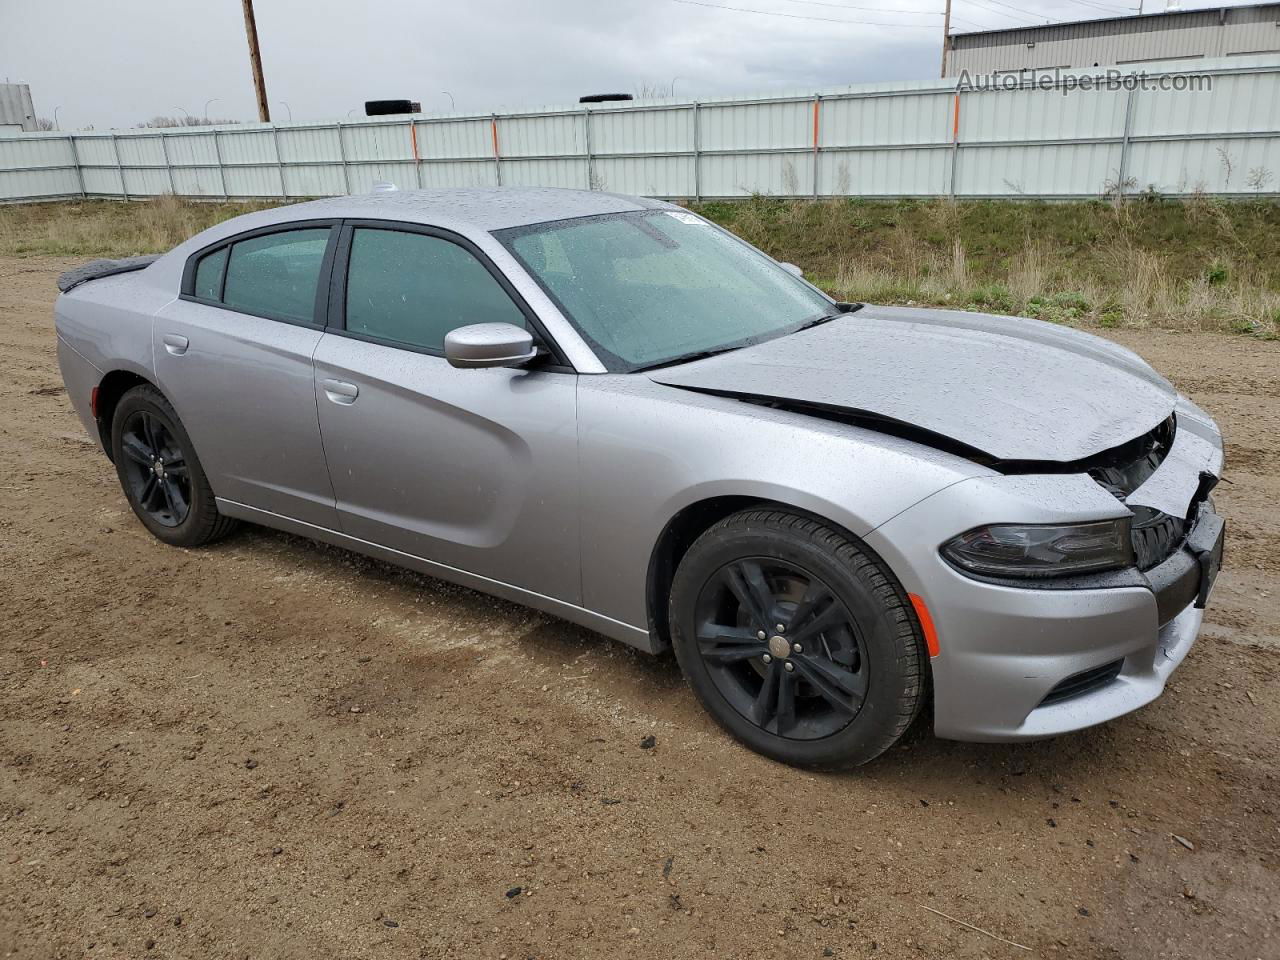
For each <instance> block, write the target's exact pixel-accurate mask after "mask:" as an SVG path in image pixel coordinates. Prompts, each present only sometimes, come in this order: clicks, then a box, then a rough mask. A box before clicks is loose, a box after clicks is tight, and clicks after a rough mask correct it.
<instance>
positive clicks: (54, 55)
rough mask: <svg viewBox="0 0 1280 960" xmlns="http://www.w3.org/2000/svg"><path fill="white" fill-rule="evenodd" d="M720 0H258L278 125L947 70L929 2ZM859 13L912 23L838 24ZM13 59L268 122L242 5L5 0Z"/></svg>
mask: <svg viewBox="0 0 1280 960" xmlns="http://www.w3.org/2000/svg"><path fill="white" fill-rule="evenodd" d="M706 2H707V3H709V4H714V5H718V6H719V7H722V8H723V7H737V8H740V9H739V10H727V9H716V8H714V7H713V6H699V5H694V4H690V3H677V2H675V0H609V2H604V0H536V2H535V0H529V2H522V0H364V2H360V3H351V2H346V3H337V2H333V0H257V2H256V4H255V8H256V12H257V21H258V30H259V35H260V40H261V46H262V54H263V63H264V68H265V73H266V81H267V93H268V99H269V100H270V103H271V109H272V113H273V115H274V117H275V119H284V118H286V117H287V115H288V112H289V111H291V112H292V115H293V117H294V119H296V120H324V119H335V118H343V117H346V116H347V114H348V112H349V111H355V115H359V114H361V113H362V112H363V109H362V107H363V103H364V101H365V100H368V99H381V98H393V97H394V98H399V97H405V98H409V99H413V100H420V101H421V102H422V105H423V109H424V110H425V111H427V112H444V111H448V110H449V109H450V100H449V97H448V96H447V95H446V94H445V93H444V92H443V91H449V92H450V93H451V94H452V95H453V98H454V102H456V104H457V108H458V110H459V111H479V112H488V111H492V110H500V109H502V108H503V107H530V106H539V105H544V104H565V103H573V102H576V100H577V98H578V97H579V96H580V95H582V94H585V93H609V92H622V93H633V94H634V93H638V92H640V91H642V90H645V89H662V90H668V89H670V87H671V85H672V83H673V81H674V84H675V92H676V95H677V96H678V97H681V98H691V97H712V96H726V95H731V94H739V93H742V94H751V93H767V92H773V91H781V90H787V91H796V90H803V91H809V90H814V89H817V88H821V87H830V86H834V85H844V84H849V83H859V82H876V81H886V80H909V79H927V78H930V77H933V76H936V75H937V64H938V60H939V55H940V43H941V22H940V19H939V18H938V16H937V9H936V5H935V4H933V3H931V2H930V0H888V5H887V6H884V7H877V5H876V4H875V2H874V0H825V2H822V3H818V2H816V0H706ZM1116 2H1117V3H1118V2H1119V0H1116ZM956 4H957V15H960V14H961V13H963V16H964V18H966V19H967V20H968V21H970V22H976V23H979V24H981V25H985V26H991V27H994V26H1014V25H1015V22H1016V20H1017V19H1019V14H1017V13H1015V12H1013V11H1012V8H1010V9H1004V8H998V7H995V6H989V5H988V4H987V3H983V4H981V5H978V4H977V0H956ZM1017 6H1020V7H1022V8H1024V9H1028V10H1030V9H1034V10H1037V11H1044V16H1050V15H1052V16H1054V17H1055V18H1057V19H1064V18H1067V19H1076V18H1078V17H1079V16H1080V15H1085V16H1090V15H1097V16H1105V15H1106V13H1105V12H1103V11H1101V10H1099V9H1098V8H1096V7H1086V6H1083V5H1079V0H1054V2H1052V3H1048V4H1044V3H1038V4H1036V5H1035V6H1034V7H1032V6H1031V0H1023V3H1021V4H1017ZM868 8H872V9H868ZM743 10H762V11H770V12H772V13H774V14H785V15H784V16H769V15H764V14H756V13H746V12H742V11H743ZM904 10H916V11H920V15H912V14H909V13H904V12H902V11H904ZM998 10H1003V15H1002V14H1001V13H1000V12H997V11H998ZM1005 16H1007V17H1008V19H1005ZM1033 16H1034V15H1032V16H1022V17H1020V19H1022V20H1024V21H1026V20H1030V19H1032V18H1033ZM805 17H813V18H821V19H804V18H805ZM857 20H861V21H880V22H892V23H894V24H897V26H891V27H878V26H866V25H863V24H860V23H855V22H847V23H846V22H829V21H857ZM0 63H3V64H4V65H5V66H4V67H3V70H4V71H5V72H7V73H8V74H9V77H10V79H12V80H15V81H22V82H27V83H30V84H31V90H32V97H33V99H34V101H35V104H36V109H37V112H38V113H40V114H41V115H42V116H47V117H52V115H53V112H54V108H55V107H59V108H60V110H59V120H60V122H61V126H62V127H64V128H76V127H83V126H87V125H90V124H93V125H94V126H96V127H97V128H98V129H103V128H106V127H110V126H120V127H128V126H134V125H136V124H138V123H140V122H142V121H144V120H146V119H148V118H150V117H152V116H155V115H157V114H165V115H175V114H178V113H180V112H181V110H186V111H187V112H189V113H191V114H193V115H200V114H202V113H203V112H204V111H205V108H206V103H207V102H208V101H210V100H212V101H213V102H212V103H209V104H208V110H209V114H210V115H211V116H217V117H230V118H236V119H240V120H246V121H248V120H255V119H256V118H257V116H256V109H255V106H254V97H253V87H252V80H251V75H250V70H249V62H248V52H247V46H246V43H245V37H244V23H243V19H242V17H241V13H240V5H239V4H238V3H235V2H234V0H219V2H211V0H114V2H111V3H100V2H91V0H42V2H40V3H34V2H29V0H0ZM285 103H287V104H288V107H287V108H286V107H285V106H284V105H283V104H285Z"/></svg>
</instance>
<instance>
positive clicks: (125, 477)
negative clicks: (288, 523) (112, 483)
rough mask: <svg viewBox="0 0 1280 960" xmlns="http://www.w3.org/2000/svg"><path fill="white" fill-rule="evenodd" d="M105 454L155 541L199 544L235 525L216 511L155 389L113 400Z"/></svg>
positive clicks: (191, 450)
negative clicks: (108, 447)
mask: <svg viewBox="0 0 1280 960" xmlns="http://www.w3.org/2000/svg"><path fill="white" fill-rule="evenodd" d="M111 458H112V459H113V460H114V461H115V465H116V474H117V476H119V478H120V486H121V487H122V488H123V489H124V494H125V497H126V498H127V499H128V500H129V506H131V507H132V508H133V512H134V513H135V514H136V515H137V517H138V519H139V520H141V521H142V524H143V526H145V527H146V528H147V529H148V530H150V531H151V533H152V534H154V535H155V537H156V538H157V539H159V540H163V541H164V542H165V543H168V544H172V545H173V546H175V547H199V546H203V545H204V544H206V543H212V542H214V541H215V540H220V539H221V538H223V537H225V536H226V535H227V534H229V533H230V532H231V531H232V530H234V529H235V527H236V521H235V520H234V519H233V518H231V517H224V516H222V514H220V513H219V512H218V507H217V504H216V503H215V502H214V499H213V490H212V489H211V488H210V486H209V480H208V478H207V477H206V476H205V473H204V469H203V468H202V467H201V466H200V459H199V458H198V457H197V456H196V451H195V447H193V446H192V444H191V438H190V437H188V436H187V431H186V430H185V429H184V428H183V426H182V421H181V420H179V419H178V414H177V413H176V412H175V411H174V409H173V406H172V405H171V404H170V403H169V401H168V400H166V399H165V397H164V394H162V393H161V392H160V391H159V390H157V389H156V388H155V387H152V386H150V385H140V386H137V387H134V388H133V389H132V390H130V391H129V392H128V393H126V394H125V395H124V396H123V397H121V398H120V402H119V403H118V404H116V409H115V414H114V415H113V416H112V418H111Z"/></svg>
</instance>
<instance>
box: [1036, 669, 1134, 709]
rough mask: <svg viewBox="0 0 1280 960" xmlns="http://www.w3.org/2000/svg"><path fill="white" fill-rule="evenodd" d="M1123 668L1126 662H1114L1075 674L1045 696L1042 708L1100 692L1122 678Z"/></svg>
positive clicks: (1041, 704)
mask: <svg viewBox="0 0 1280 960" xmlns="http://www.w3.org/2000/svg"><path fill="white" fill-rule="evenodd" d="M1123 666H1124V660H1113V661H1111V662H1110V663H1104V664H1103V665H1102V666H1100V667H1094V668H1093V669H1092V670H1085V671H1083V672H1082V673H1077V674H1073V675H1072V676H1070V677H1067V679H1065V680H1063V681H1062V682H1061V683H1059V684H1058V685H1057V686H1056V687H1054V688H1053V689H1052V690H1050V691H1049V692H1048V693H1047V694H1046V695H1045V698H1044V699H1043V700H1041V701H1040V706H1042V707H1047V706H1048V705H1049V704H1051V703H1062V701H1064V700H1070V699H1072V698H1074V697H1082V696H1084V695H1085V694H1086V693H1092V692H1093V691H1094V690H1099V689H1101V688H1102V687H1105V686H1106V685H1107V684H1108V683H1110V682H1111V681H1112V680H1114V679H1115V678H1116V677H1118V676H1120V669H1121V668H1122V667H1123Z"/></svg>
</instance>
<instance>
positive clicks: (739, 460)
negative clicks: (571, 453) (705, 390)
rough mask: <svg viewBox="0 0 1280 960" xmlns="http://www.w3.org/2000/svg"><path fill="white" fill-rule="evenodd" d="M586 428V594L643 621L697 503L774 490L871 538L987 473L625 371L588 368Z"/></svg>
mask: <svg viewBox="0 0 1280 960" xmlns="http://www.w3.org/2000/svg"><path fill="white" fill-rule="evenodd" d="M578 431H579V460H580V468H581V482H582V529H583V533H582V569H583V575H582V577H583V584H582V586H583V591H582V592H583V601H584V605H585V606H587V607H588V608H589V609H592V610H595V611H598V612H600V613H603V614H605V615H606V616H609V617H612V618H614V619H616V620H620V621H622V622H624V623H628V624H631V625H634V626H637V627H641V628H642V629H643V628H647V626H648V612H647V604H646V586H647V583H648V576H649V568H650V559H651V557H652V554H653V550H654V547H655V545H656V544H658V543H659V541H660V539H661V538H662V534H663V531H664V530H665V529H666V528H667V526H668V524H669V523H670V522H671V520H672V518H673V517H675V516H677V515H678V514H680V513H681V512H682V511H684V510H686V509H688V508H689V507H691V506H693V505H695V504H698V503H700V502H704V501H708V500H716V499H720V498H725V497H734V498H745V499H749V500H767V501H772V502H775V503H780V504H785V505H788V506H792V507H795V508H797V509H798V510H802V511H804V512H807V513H810V514H813V515H816V516H818V517H821V518H823V519H826V520H829V521H830V522H832V523H834V524H836V525H838V526H841V527H843V528H844V529H846V530H848V531H849V532H850V533H853V534H854V535H855V536H859V537H864V536H866V535H867V534H868V533H870V532H871V531H872V530H874V529H875V528H876V527H878V526H879V525H881V524H883V523H885V522H886V521H888V520H889V519H891V518H892V517H894V516H896V515H897V514H899V513H901V512H902V511H903V510H905V509H907V508H908V507H910V506H912V505H913V504H915V503H918V502H920V501H921V500H923V499H924V498H926V497H928V496H930V495H932V494H934V493H936V492H938V491H939V490H941V489H944V488H945V487H947V486H949V485H951V484H953V483H957V482H959V481H961V480H964V479H966V478H968V477H972V476H978V475H987V474H990V472H991V471H989V470H988V469H987V468H985V467H981V466H979V465H977V464H974V463H971V462H969V461H966V460H963V459H961V458H959V457H956V456H953V455H950V454H946V453H942V452H939V451H936V450H932V449H929V448H927V447H923V446H921V445H919V444H916V443H912V442H910V441H907V440H901V439H898V438H895V437H889V436H885V435H883V434H878V433H875V432H874V431H870V430H867V429H864V428H859V427H853V426H850V425H847V424H842V423H837V422H833V421H827V420H822V419H818V418H814V417H808V416H805V415H802V414H797V413H791V412H787V411H782V410H775V409H772V408H769V407H764V406H760V405H756V404H747V403H744V402H742V401H738V400H733V399H729V398H725V397H716V396H709V395H706V394H701V393H692V392H689V391H685V390H680V389H678V388H672V387H666V386H662V385H659V384H655V383H652V382H651V381H649V380H648V379H647V378H641V377H635V376H627V375H607V376H598V377H582V378H580V385H579V398H578Z"/></svg>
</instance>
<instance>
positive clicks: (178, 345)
mask: <svg viewBox="0 0 1280 960" xmlns="http://www.w3.org/2000/svg"><path fill="white" fill-rule="evenodd" d="M189 346H191V342H190V341H189V340H188V339H187V338H186V337H183V336H179V335H178V334H176V333H166V334H165V335H164V348H165V349H166V350H168V351H169V352H170V353H171V354H173V355H174V356H175V357H180V356H182V355H183V354H184V353H186V352H187V347H189Z"/></svg>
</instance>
